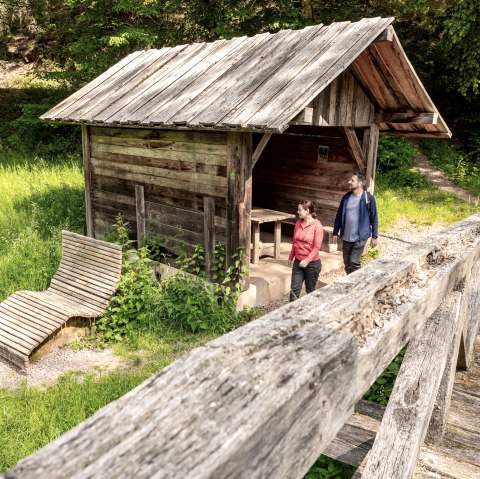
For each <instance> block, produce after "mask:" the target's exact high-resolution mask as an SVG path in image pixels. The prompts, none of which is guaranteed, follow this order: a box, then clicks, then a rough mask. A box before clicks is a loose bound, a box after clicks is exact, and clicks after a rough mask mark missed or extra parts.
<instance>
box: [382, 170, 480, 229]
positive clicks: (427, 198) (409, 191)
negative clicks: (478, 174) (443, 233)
mask: <svg viewBox="0 0 480 479" xmlns="http://www.w3.org/2000/svg"><path fill="white" fill-rule="evenodd" d="M412 173H413V174H417V175H420V173H415V171H414V170H412ZM389 179H390V178H389V177H388V176H387V175H382V174H381V173H379V174H378V176H377V181H376V183H375V198H376V200H377V207H378V212H379V213H378V214H379V229H380V231H381V232H390V231H393V230H395V229H398V228H399V227H401V228H415V229H420V230H421V229H422V228H424V227H427V226H431V225H439V226H448V225H450V224H453V223H455V222H457V221H460V220H462V219H464V218H466V217H468V216H470V215H472V214H474V213H478V211H479V209H478V207H476V206H475V205H468V204H466V203H464V202H463V201H462V200H460V199H458V198H457V197H455V196H454V195H452V194H450V193H445V192H442V191H440V190H438V189H437V188H434V187H421V188H411V187H398V186H395V185H392V184H391V182H390V181H389Z"/></svg>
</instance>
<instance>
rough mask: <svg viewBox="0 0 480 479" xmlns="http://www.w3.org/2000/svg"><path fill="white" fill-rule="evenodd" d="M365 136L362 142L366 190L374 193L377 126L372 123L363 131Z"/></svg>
mask: <svg viewBox="0 0 480 479" xmlns="http://www.w3.org/2000/svg"><path fill="white" fill-rule="evenodd" d="M365 133H366V134H367V136H366V138H365V141H364V142H363V148H364V152H365V158H366V160H367V171H366V174H365V176H366V177H367V188H368V190H369V191H370V193H372V194H373V193H374V191H375V171H376V169H377V150H378V136H379V129H378V125H377V124H375V123H373V124H372V126H371V127H370V128H369V129H368V131H365Z"/></svg>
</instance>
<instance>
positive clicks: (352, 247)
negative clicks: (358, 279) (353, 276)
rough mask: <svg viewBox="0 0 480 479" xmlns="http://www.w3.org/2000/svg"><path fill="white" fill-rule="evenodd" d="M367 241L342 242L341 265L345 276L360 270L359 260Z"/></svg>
mask: <svg viewBox="0 0 480 479" xmlns="http://www.w3.org/2000/svg"><path fill="white" fill-rule="evenodd" d="M366 244H367V241H366V240H365V241H355V242H354V241H345V240H343V246H342V248H343V264H344V266H345V271H346V272H347V274H350V273H353V272H354V271H357V269H360V266H361V264H360V259H361V258H362V253H363V250H364V249H365V245H366Z"/></svg>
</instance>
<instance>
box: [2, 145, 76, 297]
mask: <svg viewBox="0 0 480 479" xmlns="http://www.w3.org/2000/svg"><path fill="white" fill-rule="evenodd" d="M0 204H1V205H2V208H1V209H0V258H1V259H0V300H3V299H4V298H6V297H7V296H8V295H9V294H11V293H12V292H14V291H16V290H19V289H30V290H42V289H45V288H46V287H47V286H48V281H49V280H50V278H51V277H52V276H53V273H54V272H55V270H56V268H57V266H58V263H59V261H60V254H61V251H60V237H61V230H62V229H68V230H71V231H76V232H80V233H83V229H84V226H83V225H84V216H85V213H84V199H83V174H82V166H81V161H80V158H79V157H75V156H72V157H68V158H66V159H63V160H51V161H46V160H43V159H40V158H34V159H33V160H32V159H28V158H27V157H15V156H13V155H11V154H7V153H5V152H4V151H2V150H1V149H0Z"/></svg>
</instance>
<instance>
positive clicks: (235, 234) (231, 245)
mask: <svg viewBox="0 0 480 479" xmlns="http://www.w3.org/2000/svg"><path fill="white" fill-rule="evenodd" d="M227 182H228V188H227V244H226V255H225V256H226V257H225V268H226V269H228V268H229V267H230V266H231V265H232V257H233V255H234V254H235V253H237V252H238V250H239V248H244V249H245V253H246V257H245V258H242V261H243V264H244V267H245V268H248V264H249V262H250V239H251V232H250V216H251V213H252V134H251V133H237V132H232V133H227ZM248 285H249V281H248V277H247V278H244V279H243V280H242V290H245V289H247V288H248Z"/></svg>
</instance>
